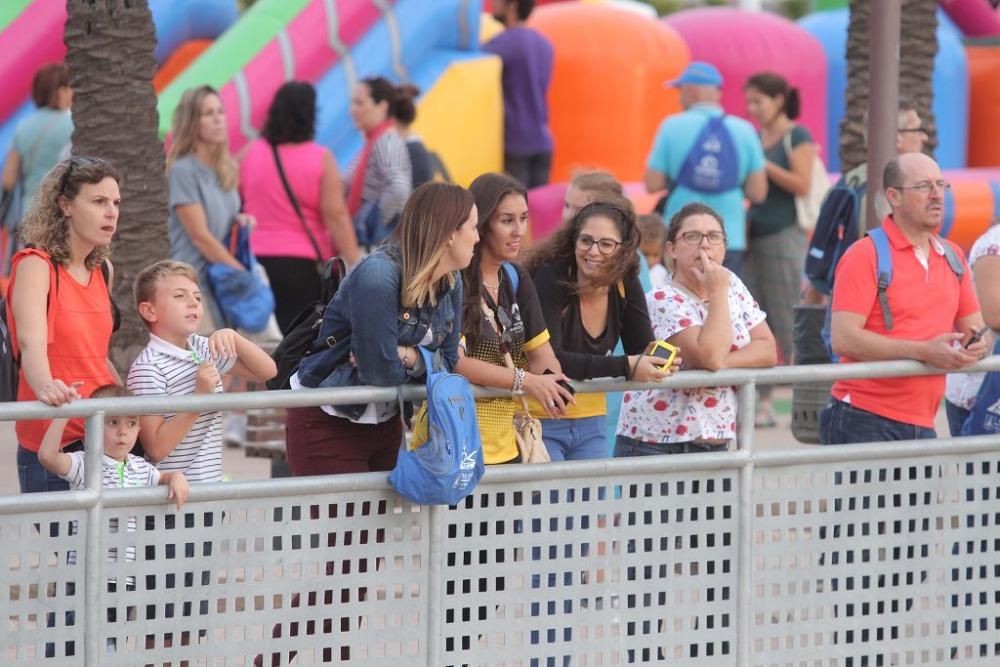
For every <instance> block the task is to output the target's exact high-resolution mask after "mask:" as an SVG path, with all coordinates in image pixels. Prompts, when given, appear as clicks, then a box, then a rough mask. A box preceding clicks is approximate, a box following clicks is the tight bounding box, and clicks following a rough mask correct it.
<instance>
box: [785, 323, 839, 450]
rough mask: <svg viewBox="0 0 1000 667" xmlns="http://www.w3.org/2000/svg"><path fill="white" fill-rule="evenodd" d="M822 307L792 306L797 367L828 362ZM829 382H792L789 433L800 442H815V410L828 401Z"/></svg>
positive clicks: (817, 439) (816, 423)
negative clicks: (823, 333)
mask: <svg viewBox="0 0 1000 667" xmlns="http://www.w3.org/2000/svg"><path fill="white" fill-rule="evenodd" d="M825 318H826V306H813V305H800V306H795V330H794V334H793V335H794V339H793V340H794V344H795V363H796V365H799V366H805V365H810V364H829V363H830V357H829V355H827V353H826V348H825V347H823V338H822V336H821V332H822V331H823V321H824V319H825ZM831 387H833V383H832V382H810V383H803V384H794V385H792V435H793V436H794V437H795V439H796V440H798V441H799V442H801V443H805V444H809V445H818V444H819V411H820V410H822V409H823V407H824V406H825V405H826V403H827V401H828V400H830V388H831Z"/></svg>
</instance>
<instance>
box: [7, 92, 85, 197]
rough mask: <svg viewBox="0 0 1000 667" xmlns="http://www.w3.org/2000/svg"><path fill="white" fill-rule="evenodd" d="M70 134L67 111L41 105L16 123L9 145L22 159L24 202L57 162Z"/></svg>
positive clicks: (71, 131)
mask: <svg viewBox="0 0 1000 667" xmlns="http://www.w3.org/2000/svg"><path fill="white" fill-rule="evenodd" d="M72 136H73V117H72V116H71V115H70V113H69V110H60V109H50V108H49V107H42V108H41V109H36V110H35V112H34V113H32V114H31V115H29V116H28V117H26V118H25V119H24V120H22V121H21V122H20V123H18V124H17V128H16V129H15V130H14V139H13V141H12V142H11V147H12V148H13V149H14V150H15V151H16V152H17V154H18V156H19V157H20V158H21V182H22V183H23V189H22V191H21V192H22V194H23V197H24V203H25V205H27V203H28V202H29V201H31V198H32V197H33V196H34V194H35V190H37V189H38V185H39V184H40V183H41V182H42V179H43V178H45V174H47V173H49V170H50V169H52V167H54V166H56V163H58V162H59V155H60V154H61V153H62V150H63V148H65V147H66V145H67V144H68V143H69V141H70V138H71V137H72Z"/></svg>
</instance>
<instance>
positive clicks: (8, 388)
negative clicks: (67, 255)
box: [0, 257, 121, 401]
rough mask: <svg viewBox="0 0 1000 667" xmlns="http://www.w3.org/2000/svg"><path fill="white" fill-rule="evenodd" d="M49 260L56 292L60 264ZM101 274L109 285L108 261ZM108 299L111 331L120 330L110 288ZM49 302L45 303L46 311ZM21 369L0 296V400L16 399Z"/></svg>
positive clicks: (4, 306)
mask: <svg viewBox="0 0 1000 667" xmlns="http://www.w3.org/2000/svg"><path fill="white" fill-rule="evenodd" d="M49 260H50V261H51V262H52V266H54V267H55V268H56V292H58V291H59V266H58V263H57V262H56V260H54V259H52V258H51V257H50V258H49ZM101 275H102V276H104V284H105V285H107V283H108V278H109V275H110V269H108V263H107V262H103V263H102V264H101ZM108 299H109V300H110V301H111V317H112V327H111V331H112V332H115V331H118V329H119V327H121V311H120V310H118V305H117V304H116V303H115V301H114V299H112V298H111V291H110V290H108ZM48 307H49V306H48V304H47V303H46V304H45V309H46V311H47V310H48ZM20 370H21V359H20V358H19V357H15V356H14V344H13V341H12V340H11V335H10V327H9V325H8V322H7V297H6V296H4V297H3V298H0V401H16V400H17V385H18V372H19V371H20Z"/></svg>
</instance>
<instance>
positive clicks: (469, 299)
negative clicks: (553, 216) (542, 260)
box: [457, 173, 573, 464]
mask: <svg viewBox="0 0 1000 667" xmlns="http://www.w3.org/2000/svg"><path fill="white" fill-rule="evenodd" d="M469 190H470V191H471V192H472V196H473V197H475V200H476V208H477V210H478V211H479V224H478V229H479V244H478V245H477V246H476V253H475V255H473V257H472V262H470V263H469V266H468V267H467V268H466V269H465V270H464V271H463V272H462V285H463V288H464V300H463V305H462V335H463V339H464V344H463V345H462V346H461V347H459V352H458V366H457V370H458V372H459V373H461V374H462V375H464V376H465V377H467V378H468V379H469V381H470V382H473V383H475V384H478V385H483V386H485V387H496V388H498V389H508V390H510V392H511V397H510V398H507V397H503V398H481V399H478V400H477V401H476V416H477V418H478V420H479V431H480V434H481V435H482V441H483V460H484V461H485V462H486V463H487V464H494V463H510V462H514V461H518V460H519V453H518V449H517V443H516V442H515V439H514V431H513V429H512V427H511V424H512V423H513V418H514V413H515V412H516V411H517V410H518V406H519V403H518V402H516V401H515V397H516V396H518V395H519V394H527V395H528V396H531V397H532V398H534V399H536V401H537V402H538V403H539V404H540V405H542V407H543V409H544V411H545V414H546V415H547V416H549V417H553V418H558V417H560V416H562V415H563V414H565V410H566V406H567V405H571V404H572V402H573V395H572V394H571V393H570V392H569V391H567V390H566V389H565V388H563V387H560V386H559V384H558V383H559V381H561V380H564V379H565V376H563V374H562V371H561V368H560V365H559V360H558V359H556V356H555V353H554V352H553V351H552V346H551V345H550V344H549V331H548V329H547V328H546V325H545V317H544V316H543V315H542V307H541V303H540V302H539V300H538V293H537V292H536V291H535V285H534V283H533V282H532V280H531V276H529V275H528V272H527V271H525V270H524V269H523V268H521V267H520V266H519V265H518V264H516V263H515V260H516V259H517V257H518V254H519V253H520V250H521V242H522V241H523V240H524V237H525V234H526V233H527V230H528V199H527V197H528V195H527V192H526V191H525V189H524V186H522V185H521V184H520V183H518V182H517V181H516V180H514V179H513V178H511V177H510V176H506V175H504V174H492V173H490V174H483V175H482V176H480V177H478V178H477V179H476V180H474V181H473V182H472V185H470V186H469ZM513 276H516V283H517V285H516V287H515V285H514V284H513V283H514V282H515V280H514V279H513ZM505 353H506V354H509V355H510V358H511V361H512V362H513V364H514V368H509V367H508V366H507V363H506V361H505V358H504V356H505ZM546 371H549V373H548V374H546Z"/></svg>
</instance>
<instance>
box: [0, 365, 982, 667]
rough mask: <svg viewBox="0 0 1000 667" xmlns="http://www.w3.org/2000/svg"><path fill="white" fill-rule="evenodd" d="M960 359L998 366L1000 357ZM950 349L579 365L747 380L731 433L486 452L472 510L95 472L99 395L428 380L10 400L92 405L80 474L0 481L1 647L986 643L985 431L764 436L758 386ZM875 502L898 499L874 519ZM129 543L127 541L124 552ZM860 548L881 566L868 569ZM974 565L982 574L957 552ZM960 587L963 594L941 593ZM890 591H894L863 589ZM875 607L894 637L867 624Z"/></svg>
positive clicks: (428, 649) (164, 652)
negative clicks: (907, 438)
mask: <svg viewBox="0 0 1000 667" xmlns="http://www.w3.org/2000/svg"><path fill="white" fill-rule="evenodd" d="M970 370H976V371H987V370H1000V357H991V358H989V359H987V360H984V361H983V362H980V363H979V364H977V366H975V367H974V368H973V369H970ZM940 372H941V371H939V370H936V369H931V368H929V367H926V366H923V365H922V364H918V363H916V362H906V361H899V362H886V363H865V364H850V365H828V366H806V367H785V368H774V369H753V370H745V369H734V370H726V371H719V372H716V373H708V372H702V371H686V372H683V373H680V374H678V375H676V376H674V377H671V378H669V379H668V380H667V381H665V382H664V383H662V384H648V385H638V384H634V383H625V382H618V381H597V382H587V383H576V387H577V389H578V391H580V392H586V391H618V390H626V389H639V388H654V389H655V388H663V387H665V386H666V387H674V388H681V387H699V386H719V385H738V386H741V387H744V388H745V389H746V390H744V391H741V392H740V398H739V407H740V410H739V427H738V430H739V438H738V441H739V451H736V452H729V453H726V454H705V455H688V456H683V457H652V458H649V457H645V458H640V459H608V460H599V461H585V462H573V463H559V464H549V465H545V466H497V467H492V468H490V469H489V471H488V473H487V475H486V476H485V477H484V479H483V481H482V483H481V485H480V488H479V489H478V490H477V492H476V493H475V494H474V495H473V496H471V497H470V498H469V499H467V501H466V502H465V503H464V504H463V505H461V506H459V507H458V508H444V507H419V506H412V505H410V504H408V503H406V502H405V501H403V500H402V499H400V498H399V497H398V496H397V495H395V494H394V493H393V492H392V490H391V488H390V487H389V486H388V484H387V482H386V479H385V475H384V474H378V473H372V474H365V475H345V476H336V477H315V478H298V479H291V480H271V481H260V482H244V483H227V484H211V485H196V486H195V487H194V488H193V489H192V493H191V497H190V499H189V505H188V506H187V507H186V508H185V510H184V511H183V512H182V513H181V514H180V515H177V516H175V515H174V513H173V509H172V507H167V506H166V504H165V491H164V490H162V489H159V490H158V489H138V490H136V489H133V490H103V489H101V487H100V484H101V479H100V477H101V475H100V472H101V458H100V457H101V449H102V447H101V441H100V440H101V435H100V434H101V433H102V429H101V428H100V427H101V420H102V419H103V417H104V416H105V415H123V414H158V413H166V412H182V411H205V410H214V409H218V410H226V409H253V408H262V407H298V406H314V405H325V404H338V403H340V404H343V403H358V402H369V401H386V400H395V399H396V398H397V396H399V395H400V394H401V395H402V397H403V398H404V399H405V400H418V399H419V398H421V397H422V396H423V393H424V392H423V387H421V386H416V385H414V386H405V387H401V388H376V387H361V388H351V389H323V390H320V389H315V390H300V391H294V392H291V391H286V392H260V393H257V394H233V395H214V396H183V397H170V398H166V397H142V398H129V399H96V400H86V401H78V402H74V403H73V404H70V405H67V406H62V407H60V408H51V407H48V406H44V405H42V404H40V403H18V404H2V405H0V421H8V420H17V419H39V418H51V417H53V416H55V415H60V416H73V417H76V416H80V417H85V418H86V426H87V438H86V443H85V444H86V449H87V454H86V456H87V466H86V467H87V470H86V482H87V488H86V490H83V491H73V492H63V493H52V494H32V495H24V496H12V497H3V498H0V559H2V560H0V563H4V564H5V565H0V568H2V567H6V568H7V570H6V576H5V577H4V584H5V586H4V587H3V588H4V589H5V590H3V591H2V595H0V600H2V601H3V606H4V607H5V611H6V612H7V613H6V614H5V617H6V619H5V620H6V623H5V626H4V629H3V630H0V655H4V657H5V659H6V661H7V662H8V663H10V664H35V663H36V662H38V661H39V658H40V656H41V654H42V652H43V651H47V650H50V649H51V651H52V652H53V653H55V657H53V658H51V659H50V660H49V661H46V663H45V664H53V665H57V664H86V665H119V664H121V665H125V664H145V663H147V662H151V663H152V662H155V663H162V662H164V661H179V660H193V661H194V662H195V663H202V662H204V663H205V664H216V663H218V664H227V665H228V664H246V663H247V661H252V660H253V657H254V656H256V655H265V654H266V655H267V657H266V659H265V660H264V664H270V660H271V657H272V656H278V657H277V658H275V659H276V660H277V661H278V662H280V663H281V664H286V663H287V662H288V661H289V660H290V657H289V656H290V652H292V651H294V652H296V657H295V660H296V661H297V663H296V664H313V663H314V662H321V661H327V659H329V660H334V661H336V660H349V661H350V662H351V663H352V664H373V665H374V664H386V665H388V664H393V665H398V663H399V662H400V661H401V660H402V661H404V662H407V664H426V665H433V666H437V665H444V664H473V663H474V664H515V663H517V662H522V661H526V660H527V658H535V659H538V660H539V661H540V662H539V664H546V660H550V661H554V662H557V663H561V661H563V660H568V661H569V662H570V663H571V664H626V663H633V662H635V663H639V662H644V661H651V662H656V661H658V660H661V659H662V660H668V659H669V660H671V664H692V665H702V664H706V665H707V664H720V665H722V664H725V665H733V664H735V665H740V666H741V667H743V666H748V665H768V666H770V665H775V666H777V665H785V664H796V665H798V664H810V665H811V664H814V663H815V662H816V660H817V658H821V660H820V662H822V664H824V665H827V664H838V665H847V664H853V665H861V664H876V662H878V661H881V660H883V659H884V660H885V661H886V662H885V664H890V657H891V660H897V661H899V664H903V663H906V664H938V662H942V661H947V660H948V659H950V658H951V656H952V655H955V654H957V655H959V656H962V662H963V664H979V663H978V662H977V661H980V660H985V662H982V663H981V664H990V660H991V658H992V655H993V651H994V650H995V649H996V647H995V646H994V643H993V642H994V641H995V637H994V639H990V637H991V635H990V632H991V631H992V632H993V633H994V635H995V633H996V630H991V628H993V625H994V622H995V621H996V619H1000V600H997V599H996V598H995V597H992V592H993V591H995V590H997V589H1000V574H992V573H993V572H994V570H993V569H992V568H993V566H994V565H995V561H996V559H997V558H1000V553H998V552H1000V541H997V542H996V544H995V545H994V543H993V542H992V539H993V538H992V536H990V538H989V540H986V539H985V537H983V536H982V535H980V532H981V531H982V530H989V529H992V531H993V533H995V531H996V529H997V526H996V525H994V523H991V522H992V521H993V519H992V518H990V517H994V516H996V517H1000V499H998V498H997V493H998V492H997V491H996V488H998V487H1000V485H997V483H996V476H997V475H1000V442H998V439H997V438H995V437H991V436H982V437H976V438H961V439H940V440H935V441H922V442H913V443H904V444H897V443H892V444H889V443H873V444H870V445H864V446H859V447H837V448H803V449H800V450H794V451H785V452H773V451H768V452H759V451H755V450H754V448H753V414H754V410H753V407H754V398H755V397H754V394H755V392H754V391H753V390H752V389H753V388H754V387H755V386H756V385H758V384H785V383H808V382H823V381H830V380H834V379H840V378H862V377H898V376H906V375H922V374H929V373H940ZM476 393H477V395H480V396H486V395H504V392H498V391H491V390H485V389H477V390H476ZM969 466H971V468H970V467H969ZM970 485H971V486H970ZM970 489H972V490H974V491H975V492H973V493H971V495H970V492H969V491H970ZM875 509H881V510H882V511H883V512H884V513H885V516H883V517H882V518H881V520H877V521H875V523H877V524H879V525H877V526H874V527H873V526H872V525H869V523H870V522H872V521H873V517H872V516H871V515H872V513H873V511H874V510H875ZM928 521H929V523H928V524H927V526H925V525H924V524H925V523H926V522H928ZM970 521H971V522H972V524H973V525H968V524H969V522H970ZM997 521H1000V519H997ZM74 522H75V523H76V524H77V525H76V527H75V528H71V527H70V526H71V525H72V524H73V523H74ZM914 522H916V523H914ZM126 524H127V525H128V526H129V528H128V530H125V529H124V528H122V526H124V525H126ZM897 524H900V525H899V526H897ZM911 524H912V525H911ZM46 528H47V530H46ZM834 535H836V536H837V537H836V538H835V539H836V545H833V544H832V541H833V539H834V538H833V536H834ZM928 536H930V537H928ZM324 538H325V539H324ZM931 538H933V539H931ZM928 540H930V541H928ZM980 541H982V542H983V544H984V545H985V546H983V545H980ZM987 541H989V544H986V542H987ZM970 544H971V545H972V546H969V547H968V549H969V550H968V552H967V553H958V554H955V553H953V552H954V551H955V550H956V549H957V550H959V551H960V550H961V549H962V548H964V547H963V546H962V545H970ZM914 545H916V546H917V547H918V549H917V555H915V556H914V555H912V554H910V550H912V548H913V547H914ZM129 549H131V550H132V551H134V552H135V554H136V555H135V557H134V560H132V561H129V560H128V559H126V558H124V557H120V554H122V553H124V552H126V551H128V550H129ZM111 550H114V553H115V554H116V555H115V558H114V560H113V561H110V560H109V559H110V556H109V553H111ZM887 550H888V551H887ZM70 554H72V557H71V556H70ZM862 554H865V555H862ZM900 554H902V555H900ZM908 554H910V555H908ZM859 562H863V563H864V564H865V565H864V567H863V568H862V570H863V571H864V570H865V568H867V570H869V572H868V574H867V575H866V576H867V577H869V578H873V579H871V581H869V584H871V585H870V586H869V585H867V584H866V585H865V587H864V588H860V587H861V584H859V583H856V582H855V579H856V578H858V577H859V576H861V575H862V574H863V572H862V573H859V572H858V569H859V565H858V563H859ZM775 563H777V566H776V565H775ZM81 565H82V568H81ZM911 566H913V567H917V568H918V569H917V571H908V570H906V572H907V574H908V578H906V579H905V580H904V581H903V582H902V583H899V582H897V583H892V582H896V578H897V577H898V576H899V572H900V570H901V569H903V570H905V569H906V568H907V567H911ZM959 566H961V567H959ZM966 568H974V569H975V568H989V572H990V573H987V574H983V575H982V576H979V577H978V578H972V579H961V576H960V575H961V573H959V574H955V571H956V570H957V569H961V570H963V571H964V569H966ZM80 569H82V572H80ZM2 571H3V570H2V569H0V572H2ZM976 571H977V572H978V571H979V570H978V569H977V570H976ZM982 571H983V572H986V570H985V569H983V570H982ZM949 577H950V579H951V580H950V581H949ZM956 577H959V579H960V580H956ZM133 580H134V586H133V587H131V588H130V587H129V585H125V582H126V581H133ZM112 581H114V582H115V583H114V585H112ZM873 581H874V582H876V583H872V582H873ZM956 581H957V583H956ZM849 582H850V583H849ZM877 582H882V583H881V584H878V583H877ZM887 582H888V583H887ZM959 589H960V590H961V593H962V595H963V596H965V595H969V596H971V597H970V598H969V599H973V600H974V602H975V604H971V603H970V605H964V606H962V605H958V604H953V600H952V598H951V596H952V595H953V594H957V593H955V591H956V590H959ZM70 591H72V592H70ZM893 596H896V597H893ZM963 599H965V598H963ZM887 600H888V601H891V602H894V604H895V606H894V607H892V606H890V608H888V609H887V610H884V611H882V612H879V613H875V612H871V613H865V614H862V613H861V611H860V609H861V608H862V607H863V606H864V607H865V608H866V609H867V608H869V606H871V607H875V606H878V605H879V604H882V603H885V602H886V601H887ZM81 601H82V603H83V604H80V602H81ZM195 603H197V604H195ZM856 605H857V609H856V608H855V606H856ZM866 605H867V606H866ZM195 606H196V607H197V609H195V608H194V607H195ZM970 608H971V609H973V610H974V611H971V612H970V611H968V610H969V609H970ZM962 609H964V610H965V611H962ZM111 610H115V614H114V618H115V619H116V620H115V621H113V622H112V621H111V620H109V619H110V618H111V617H112V615H111ZM970 613H971V614H972V615H971V616H969V614H970ZM331 615H333V616H336V618H332V619H331ZM927 619H931V620H932V621H933V623H931V624H930V626H928V621H927ZM875 621H877V622H875ZM996 622H1000V621H996ZM878 623H886V624H887V625H885V626H884V627H883V626H879V625H878ZM984 623H985V624H986V625H985V628H980V626H981V625H982V624H984ZM50 624H52V625H54V626H55V628H56V629H55V630H49V629H48V627H47V626H48V625H50ZM970 624H971V625H970ZM880 627H881V628H882V629H883V631H884V632H883V635H881V637H882V638H881V639H879V640H874V639H871V640H868V639H862V637H864V636H867V635H866V634H865V633H866V632H867V631H869V630H871V629H873V628H880ZM970 627H971V628H972V629H966V628H970ZM928 628H929V629H928ZM970 642H971V643H970ZM49 644H53V646H51V647H50V646H49ZM81 646H82V651H81ZM984 647H988V653H989V657H982V656H980V655H979V654H980V652H982V653H984V655H985V653H986V652H987V648H984ZM914 651H916V653H914ZM956 652H957V653H956ZM81 653H82V660H81ZM914 655H915V656H916V657H915V658H914ZM567 656H568V657H567ZM886 656H889V657H886ZM892 656H895V657H892ZM869 660H870V662H869Z"/></svg>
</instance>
